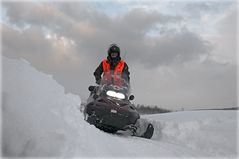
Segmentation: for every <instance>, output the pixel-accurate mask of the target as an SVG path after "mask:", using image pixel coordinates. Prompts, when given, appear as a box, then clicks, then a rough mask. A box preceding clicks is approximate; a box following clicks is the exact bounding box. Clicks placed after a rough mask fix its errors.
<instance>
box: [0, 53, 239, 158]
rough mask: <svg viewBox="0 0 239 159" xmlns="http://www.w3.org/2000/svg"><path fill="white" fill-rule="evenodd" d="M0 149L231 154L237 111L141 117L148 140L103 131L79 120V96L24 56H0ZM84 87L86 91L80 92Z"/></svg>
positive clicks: (39, 153) (45, 153)
mask: <svg viewBox="0 0 239 159" xmlns="http://www.w3.org/2000/svg"><path fill="white" fill-rule="evenodd" d="M2 63H3V84H2V100H3V101H2V128H3V129H2V153H3V155H4V156H7V157H95V158H99V157H103V158H104V157H109V158H111V157H112V158H113V157H128V158H132V157H137V158H138V157H146V158H149V157H155V158H159V157H173V158H179V157H182V158H185V157H204V158H208V157H217V158H228V157H230V158H231V157H232V158H236V157H238V154H237V125H238V124H237V115H238V111H230V110H226V111H223V110H212V111H205V110H204V111H184V112H173V113H166V114H157V115H144V116H142V118H145V119H147V120H149V121H151V122H152V123H153V125H154V127H155V134H154V135H153V137H152V139H151V140H148V139H143V138H138V137H132V136H128V135H126V134H122V133H117V134H108V133H104V132H102V131H100V130H98V129H96V128H95V127H94V126H92V125H89V124H88V123H86V122H85V121H84V119H83V115H82V113H81V112H80V104H81V100H80V97H79V96H77V95H74V94H65V92H64V88H63V87H62V86H60V85H59V84H58V83H57V82H56V81H55V80H54V79H53V78H52V76H51V75H46V74H44V73H42V72H40V71H38V70H36V69H35V68H33V67H32V66H31V65H30V63H28V62H27V61H25V60H16V59H15V60H14V59H9V58H6V57H3V58H2ZM86 91H87V90H86Z"/></svg>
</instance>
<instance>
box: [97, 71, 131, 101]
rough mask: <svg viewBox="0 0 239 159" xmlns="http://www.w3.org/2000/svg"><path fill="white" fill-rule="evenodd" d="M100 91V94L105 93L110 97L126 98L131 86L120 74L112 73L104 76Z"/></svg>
mask: <svg viewBox="0 0 239 159" xmlns="http://www.w3.org/2000/svg"><path fill="white" fill-rule="evenodd" d="M98 91H99V92H98V93H99V94H103V95H105V96H107V97H109V98H115V99H119V100H126V99H128V97H129V94H130V86H129V83H128V82H127V81H126V80H125V79H123V78H121V77H120V76H117V75H110V76H108V78H102V80H101V83H100V87H99V90H98Z"/></svg>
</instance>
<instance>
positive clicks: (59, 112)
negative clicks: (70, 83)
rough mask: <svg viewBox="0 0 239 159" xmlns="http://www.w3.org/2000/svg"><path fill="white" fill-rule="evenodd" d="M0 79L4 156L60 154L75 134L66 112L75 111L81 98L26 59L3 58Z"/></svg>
mask: <svg viewBox="0 0 239 159" xmlns="http://www.w3.org/2000/svg"><path fill="white" fill-rule="evenodd" d="M2 80H3V85H2V86H3V90H2V97H3V104H2V115H3V117H2V119H3V120H2V125H3V127H2V128H3V132H2V133H3V134H2V135H3V138H2V140H3V141H2V146H3V155H6V156H11V157H13V156H57V155H60V154H61V153H63V152H64V148H65V145H66V144H67V141H68V140H69V137H70V136H71V135H72V133H74V131H73V128H72V126H71V127H70V126H69V124H68V123H67V121H68V122H70V120H71V119H69V116H67V115H66V113H69V112H72V113H73V112H74V111H75V112H78V110H77V107H79V105H80V103H81V101H80V98H79V97H78V96H76V95H73V94H65V93H64V88H63V87H62V86H60V85H59V84H57V82H56V81H55V80H53V78H52V76H50V75H46V74H43V73H41V72H39V71H37V70H36V69H34V68H33V67H31V66H30V64H29V63H28V62H27V61H25V60H12V59H8V58H5V57H3V79H2ZM79 117H80V116H79ZM67 118H68V119H67ZM74 123H76V122H74Z"/></svg>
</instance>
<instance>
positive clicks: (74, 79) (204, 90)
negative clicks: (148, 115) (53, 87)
mask: <svg viewBox="0 0 239 159" xmlns="http://www.w3.org/2000/svg"><path fill="white" fill-rule="evenodd" d="M237 7H238V4H237V1H233V0H218V1H203V0H197V1H192V0H185V1H176V0H174V1H170V0H163V1H140V0H138V1H136V0H134V1H133V0H129V1H128V0H124V1H119V0H118V1H24V2H21V1H10V2H9V1H3V2H2V6H1V20H0V21H1V37H2V39H1V40H2V42H1V45H2V50H1V51H2V55H3V56H6V57H10V58H17V59H20V58H24V59H26V60H28V61H29V62H30V63H31V65H32V66H34V67H35V68H36V69H38V70H40V71H42V72H44V73H47V74H50V75H52V76H53V78H54V79H55V80H56V81H57V82H58V83H59V84H61V85H62V86H64V87H65V91H66V93H67V92H71V93H74V94H78V95H80V97H81V98H82V100H83V101H85V100H86V99H87V97H88V95H89V92H88V86H89V85H94V84H95V81H94V80H95V79H94V76H93V72H94V71H95V69H96V67H97V66H98V65H99V64H100V62H101V61H102V60H103V59H104V58H106V56H107V49H108V47H109V45H110V44H112V43H117V44H118V45H119V46H120V48H121V57H122V58H123V59H124V60H125V61H126V63H127V64H128V66H129V71H130V78H131V80H130V83H131V91H132V94H134V96H135V100H134V101H133V102H134V103H135V104H145V105H157V106H158V107H162V108H168V109H182V108H184V109H195V108H217V107H220V108H221V107H232V106H237V105H238V104H237V97H238V96H237V67H238V65H237V36H238V32H237V22H238V17H237ZM4 70H5V69H4V63H3V71H4ZM3 80H4V77H3Z"/></svg>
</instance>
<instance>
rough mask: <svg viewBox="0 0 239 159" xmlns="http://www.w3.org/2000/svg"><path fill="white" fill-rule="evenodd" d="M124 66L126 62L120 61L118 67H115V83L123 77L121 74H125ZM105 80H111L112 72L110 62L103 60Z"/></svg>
mask: <svg viewBox="0 0 239 159" xmlns="http://www.w3.org/2000/svg"><path fill="white" fill-rule="evenodd" d="M124 64H125V62H124V61H123V60H120V61H119V63H118V64H117V66H116V67H115V69H114V70H113V71H114V81H117V80H119V78H120V77H121V74H122V72H123V69H124ZM103 71H104V74H103V78H104V80H111V72H110V71H111V70H110V64H109V61H108V60H107V59H105V60H103Z"/></svg>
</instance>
